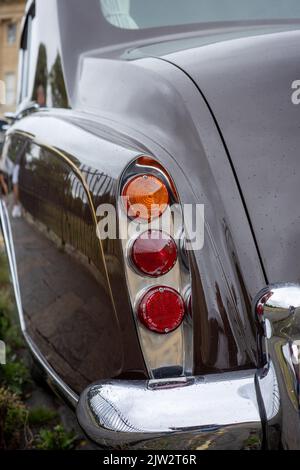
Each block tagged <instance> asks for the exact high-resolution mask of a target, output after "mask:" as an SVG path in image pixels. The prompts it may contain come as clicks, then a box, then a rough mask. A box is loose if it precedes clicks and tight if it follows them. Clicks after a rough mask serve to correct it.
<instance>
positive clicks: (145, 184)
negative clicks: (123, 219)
mask: <svg viewBox="0 0 300 470" xmlns="http://www.w3.org/2000/svg"><path fill="white" fill-rule="evenodd" d="M122 196H123V198H124V204H125V207H126V209H127V214H128V216H129V217H130V218H133V219H136V218H137V219H142V220H147V221H148V222H150V221H151V220H152V219H154V218H156V217H160V216H161V215H162V214H163V212H164V211H165V210H166V208H167V206H168V203H169V193H168V189H167V187H166V185H165V184H164V183H163V182H162V181H161V180H160V179H159V178H157V177H156V176H153V175H148V174H144V175H138V176H136V177H134V178H132V179H131V180H130V181H129V182H128V183H127V184H126V185H125V187H124V190H123V192H122Z"/></svg>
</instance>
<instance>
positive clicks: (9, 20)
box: [0, 0, 26, 119]
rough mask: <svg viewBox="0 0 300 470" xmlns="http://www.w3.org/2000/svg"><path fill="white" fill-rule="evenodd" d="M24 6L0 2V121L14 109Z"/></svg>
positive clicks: (23, 1)
mask: <svg viewBox="0 0 300 470" xmlns="http://www.w3.org/2000/svg"><path fill="white" fill-rule="evenodd" d="M25 4H26V0H0V81H2V90H3V93H2V94H3V95H4V101H5V105H4V104H1V102H0V119H1V117H2V116H3V114H4V113H6V112H7V111H14V110H15V107H16V100H17V77H18V57H19V43H20V30H21V20H22V17H23V13H24V10H25ZM3 84H4V86H3ZM0 98H1V97H0Z"/></svg>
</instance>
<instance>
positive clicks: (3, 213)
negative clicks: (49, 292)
mask: <svg viewBox="0 0 300 470" xmlns="http://www.w3.org/2000/svg"><path fill="white" fill-rule="evenodd" d="M0 223H1V227H2V232H3V238H4V244H5V246H6V251H7V257H8V262H9V267H10V272H11V278H12V284H13V289H14V294H15V299H16V305H17V310H18V315H19V320H20V326H21V330H22V333H23V336H24V338H25V340H26V343H27V344H28V346H29V348H30V350H31V352H32V354H33V355H34V357H35V358H36V359H37V360H38V362H39V363H40V365H41V366H42V368H43V369H44V370H45V372H46V374H47V376H48V377H49V378H50V380H51V382H53V384H54V386H55V388H57V390H58V392H59V393H60V394H62V395H63V396H64V398H65V399H66V400H67V401H68V402H69V403H70V405H71V406H73V407H74V408H75V407H76V405H77V403H78V400H79V397H78V395H77V394H76V393H75V392H73V390H71V389H70V388H69V387H68V385H67V384H65V383H64V382H63V381H62V380H61V379H60V377H59V376H58V374H57V373H56V372H55V371H54V369H53V368H52V367H51V366H50V364H49V363H48V362H47V360H46V359H45V358H44V357H43V356H42V354H41V353H40V351H39V349H38V347H37V346H36V345H35V343H34V341H32V339H31V338H30V336H29V335H28V333H27V331H26V325H25V319H24V313H23V307H22V301H21V293H20V286H19V280H18V271H17V263H16V256H15V250H14V244H13V237H12V231H11V226H10V221H9V215H8V211H7V208H6V204H5V202H4V201H3V200H2V199H0Z"/></svg>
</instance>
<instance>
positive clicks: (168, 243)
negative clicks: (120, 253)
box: [131, 230, 177, 277]
mask: <svg viewBox="0 0 300 470" xmlns="http://www.w3.org/2000/svg"><path fill="white" fill-rule="evenodd" d="M131 261H132V263H133V265H134V266H135V267H136V268H137V269H138V271H139V272H141V273H142V274H145V275H146V276H151V277H159V276H163V275H164V274H167V273H168V272H169V271H171V269H172V268H173V267H174V266H175V264H176V261H177V246H176V243H175V241H174V240H173V238H172V237H171V236H170V235H168V234H167V233H165V232H161V231H159V230H148V231H147V232H144V233H142V235H140V236H139V237H138V238H137V239H136V240H135V242H134V243H133V245H132V249H131Z"/></svg>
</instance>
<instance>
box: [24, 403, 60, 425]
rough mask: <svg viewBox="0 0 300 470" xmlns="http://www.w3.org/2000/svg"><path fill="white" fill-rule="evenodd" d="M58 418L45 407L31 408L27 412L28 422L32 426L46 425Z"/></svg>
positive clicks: (54, 412)
mask: <svg viewBox="0 0 300 470" xmlns="http://www.w3.org/2000/svg"><path fill="white" fill-rule="evenodd" d="M57 417H58V413H57V412H56V411H53V410H50V409H49V408H45V407H38V408H33V409H32V410H30V411H29V417H28V422H29V424H30V425H32V426H37V425H41V424H47V423H50V422H51V421H53V420H55V419H56V418H57Z"/></svg>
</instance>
